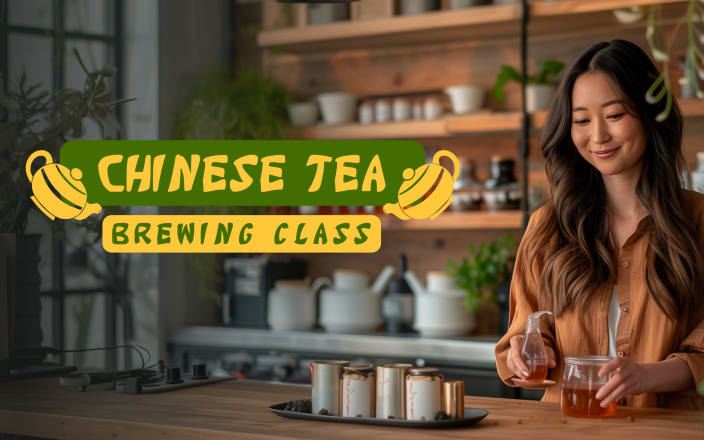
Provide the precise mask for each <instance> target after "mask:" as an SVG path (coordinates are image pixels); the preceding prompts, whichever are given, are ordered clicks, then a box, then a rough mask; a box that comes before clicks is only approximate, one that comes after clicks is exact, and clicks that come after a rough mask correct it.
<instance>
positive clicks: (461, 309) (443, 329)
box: [403, 270, 475, 337]
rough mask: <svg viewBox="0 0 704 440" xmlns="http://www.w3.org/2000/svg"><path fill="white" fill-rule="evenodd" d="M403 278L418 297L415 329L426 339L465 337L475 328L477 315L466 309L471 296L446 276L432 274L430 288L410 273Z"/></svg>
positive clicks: (442, 273)
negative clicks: (466, 302) (475, 316)
mask: <svg viewBox="0 0 704 440" xmlns="http://www.w3.org/2000/svg"><path fill="white" fill-rule="evenodd" d="M403 277H404V278H405V279H406V281H408V285H409V286H410V287H411V290H412V291H413V296H414V297H415V313H414V320H413V328H414V329H415V330H416V331H418V332H420V334H421V335H423V336H429V337H445V336H462V335H465V334H467V333H468V332H470V331H472V330H473V329H474V326H475V318H474V313H473V312H470V311H468V310H467V309H466V307H465V297H466V296H467V293H466V292H465V291H464V290H462V289H460V288H458V287H457V284H456V283H455V279H454V278H452V277H451V276H449V275H447V274H446V273H444V272H439V271H430V272H428V274H427V288H426V287H424V286H423V285H422V284H421V283H420V281H418V278H416V276H415V274H414V273H413V272H412V271H410V270H407V271H406V272H405V273H404V274H403Z"/></svg>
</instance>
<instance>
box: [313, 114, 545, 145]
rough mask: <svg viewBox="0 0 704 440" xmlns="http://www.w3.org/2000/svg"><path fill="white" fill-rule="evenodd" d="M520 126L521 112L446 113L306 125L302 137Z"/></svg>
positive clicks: (425, 134)
mask: <svg viewBox="0 0 704 440" xmlns="http://www.w3.org/2000/svg"><path fill="white" fill-rule="evenodd" d="M545 114H546V112H544V111H543V112H538V113H536V114H534V115H533V125H534V127H536V128H537V127H540V126H542V123H543V121H544V119H545ZM520 128H521V113H520V112H506V113H490V112H486V113H476V114H471V115H447V116H444V117H442V118H440V119H433V120H427V121H426V120H413V121H403V122H386V123H383V124H365V125H362V124H356V123H355V124H341V125H316V126H312V127H306V128H304V129H303V130H302V132H301V137H302V138H303V139H423V138H442V137H453V136H461V135H470V134H481V133H492V132H510V131H518V130H519V129H520Z"/></svg>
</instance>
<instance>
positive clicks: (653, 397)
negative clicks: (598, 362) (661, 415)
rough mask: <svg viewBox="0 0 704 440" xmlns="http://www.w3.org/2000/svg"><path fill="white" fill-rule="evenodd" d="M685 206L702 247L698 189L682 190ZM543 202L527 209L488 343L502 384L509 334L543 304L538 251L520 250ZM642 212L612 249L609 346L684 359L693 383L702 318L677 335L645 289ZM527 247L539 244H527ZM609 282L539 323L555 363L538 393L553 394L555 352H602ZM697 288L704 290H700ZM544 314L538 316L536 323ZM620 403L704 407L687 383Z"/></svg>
mask: <svg viewBox="0 0 704 440" xmlns="http://www.w3.org/2000/svg"><path fill="white" fill-rule="evenodd" d="M683 202H684V207H685V212H686V213H689V215H690V216H691V219H692V222H693V224H694V225H695V226H696V230H697V233H698V236H699V243H700V245H699V248H700V249H702V250H703V251H704V195H701V194H699V193H695V192H692V191H684V194H683ZM545 209H546V208H545V207H543V208H540V209H539V210H538V211H536V212H535V213H534V214H533V215H532V216H531V220H530V222H529V224H528V227H527V229H526V232H525V234H524V236H523V240H522V241H521V245H520V246H519V248H518V254H517V256H516V264H515V267H514V271H513V278H512V280H511V296H510V311H509V313H510V315H509V316H510V317H509V319H510V321H509V322H510V325H509V329H508V332H507V333H506V334H505V335H504V336H503V337H502V338H501V340H500V341H499V342H498V344H496V348H495V355H496V369H497V371H498V373H499V377H500V378H501V380H503V381H504V382H505V383H506V384H508V385H513V384H512V383H511V382H510V381H509V379H510V378H511V377H513V376H515V375H514V373H513V372H512V371H511V370H510V369H509V368H508V367H507V365H506V358H507V356H508V351H509V348H510V339H511V337H512V336H515V335H522V334H523V333H524V332H525V327H526V318H527V317H528V315H529V314H531V313H533V312H535V311H538V310H550V308H549V305H548V304H545V303H544V302H545V300H544V299H541V298H540V295H539V288H540V287H539V286H540V275H541V273H542V268H541V267H540V264H541V263H540V262H541V261H544V259H543V258H536V256H535V255H527V253H528V252H527V251H526V246H525V244H526V243H529V242H530V241H531V240H535V239H536V236H535V229H536V227H535V226H536V224H538V222H540V221H541V218H543V217H544V216H545ZM650 227H651V221H650V216H647V217H645V218H644V219H642V220H641V221H640V223H639V224H638V226H637V227H636V230H635V231H634V232H633V234H632V235H631V236H630V237H629V238H628V239H627V240H626V241H625V242H624V244H623V246H622V247H621V249H620V250H619V251H618V254H617V255H618V266H617V267H618V277H617V280H616V283H615V284H616V287H617V293H618V304H619V307H620V309H621V310H620V311H621V316H620V318H619V321H618V330H617V333H616V338H615V339H616V347H615V349H616V352H617V354H618V356H627V357H629V358H630V359H631V360H633V361H634V362H636V363H650V362H658V361H662V360H665V359H669V358H671V357H678V358H680V359H682V360H684V361H685V362H687V364H688V365H689V368H690V370H691V372H692V376H693V377H694V383H695V384H699V383H701V381H703V380H704V321H702V322H700V323H699V325H698V326H697V327H696V328H695V329H693V330H692V331H691V332H690V333H689V334H688V335H685V336H684V337H682V336H679V337H678V332H677V329H676V325H675V323H674V322H673V321H671V320H670V319H669V318H668V317H667V316H666V315H665V314H664V313H663V312H662V310H661V309H660V308H659V307H658V305H657V304H656V303H655V301H654V300H653V299H652V297H651V296H650V294H649V292H648V285H647V283H646V278H645V271H646V264H645V259H646V250H647V247H648V237H649V234H648V231H649V229H650ZM531 248H532V249H536V248H538V249H539V247H536V246H531ZM613 287H614V284H613V283H608V284H607V285H604V286H602V288H600V289H599V291H598V292H597V293H596V294H597V295H598V296H597V297H596V298H595V300H593V301H590V302H589V303H588V305H587V306H586V307H585V308H583V309H579V310H577V308H576V307H575V308H572V310H569V311H567V312H565V313H563V314H562V316H560V317H559V318H556V319H555V321H554V327H553V326H551V327H550V328H544V326H543V328H541V330H542V333H543V339H544V340H545V341H546V343H547V344H550V345H551V346H552V347H553V349H554V350H555V355H556V360H557V367H556V368H553V369H551V370H550V373H549V377H548V378H549V379H552V380H554V381H555V382H556V384H555V385H553V386H551V387H549V388H547V389H546V391H545V394H544V395H543V398H542V400H543V401H548V402H559V401H560V387H561V382H562V369H563V362H562V361H561V359H562V357H563V356H578V355H600V356H607V355H608V349H609V328H608V311H609V302H610V300H611V294H612V291H613ZM701 294H704V292H701ZM544 322H545V320H543V323H544ZM626 404H627V405H628V406H638V407H643V406H649V407H655V406H659V407H677V408H690V409H692V408H704V399H702V398H701V397H698V396H697V394H696V390H695V388H691V389H689V390H686V391H683V392H673V393H660V394H656V393H645V394H641V395H637V396H628V397H627V398H626Z"/></svg>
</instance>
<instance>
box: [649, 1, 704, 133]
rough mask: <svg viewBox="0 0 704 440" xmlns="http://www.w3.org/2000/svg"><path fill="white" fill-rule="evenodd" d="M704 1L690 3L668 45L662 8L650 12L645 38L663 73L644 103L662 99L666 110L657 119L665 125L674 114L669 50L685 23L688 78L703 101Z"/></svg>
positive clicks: (657, 6) (659, 6)
mask: <svg viewBox="0 0 704 440" xmlns="http://www.w3.org/2000/svg"><path fill="white" fill-rule="evenodd" d="M702 5H704V0H689V5H688V7H687V13H686V14H685V16H684V17H682V19H680V21H679V22H678V23H677V26H675V29H674V30H673V32H672V34H671V35H670V38H669V41H666V40H665V35H664V31H663V20H662V5H655V6H651V7H650V8H649V10H648V27H647V29H646V32H645V36H646V38H647V40H648V46H649V47H650V52H651V54H652V55H653V58H654V59H655V61H656V62H660V63H663V67H662V71H661V73H660V74H659V75H658V76H657V77H656V78H655V79H654V81H653V84H652V85H651V86H650V88H649V89H648V91H647V92H646V94H645V100H646V102H648V103H649V104H656V103H658V102H660V101H662V100H663V99H665V100H666V102H665V108H664V109H663V111H662V112H660V113H659V114H658V115H657V116H656V117H655V119H656V120H657V121H658V122H662V121H664V120H665V119H667V117H668V116H669V115H670V111H671V110H672V87H671V81H670V76H669V64H670V49H671V48H672V44H673V42H674V40H675V37H676V36H677V33H678V32H679V29H680V27H681V25H682V24H683V23H685V22H686V23H687V37H688V43H689V44H688V46H687V56H688V58H689V59H690V62H689V63H688V67H687V71H686V72H685V75H686V77H687V78H688V80H689V83H690V85H691V87H692V88H693V90H694V93H695V95H696V96H697V98H699V99H704V92H703V91H702V88H701V85H700V81H702V80H704V50H703V49H702V46H704V31H702V29H701V25H702V23H704V6H702Z"/></svg>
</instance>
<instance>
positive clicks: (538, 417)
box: [0, 378, 704, 440]
mask: <svg viewBox="0 0 704 440" xmlns="http://www.w3.org/2000/svg"><path fill="white" fill-rule="evenodd" d="M105 388H106V385H102V384H101V385H91V386H89V388H88V391H87V392H83V393H81V392H78V391H77V389H76V388H73V387H62V386H60V385H58V384H57V379H56V378H54V379H41V380H39V379H35V380H31V381H18V382H13V383H5V384H0V433H6V434H20V435H28V436H36V437H49V438H60V439H90V440H97V439H111V440H112V439H120V438H123V439H156V438H173V439H198V438H206V439H208V440H216V439H234V438H238V439H239V438H262V439H285V438H306V439H329V438H332V437H333V436H334V437H335V438H336V439H355V440H358V439H359V438H364V439H371V438H398V437H400V436H412V438H414V439H415V438H419V439H426V438H427V439H430V438H437V437H445V438H484V439H511V440H515V439H517V438H520V439H521V440H529V439H540V440H545V439H553V438H554V439H560V440H564V439H589V440H593V439H599V440H608V439H618V440H624V439H625V438H632V439H633V438H637V439H638V440H646V439H663V438H688V439H690V438H692V439H693V438H703V437H704V413H701V412H696V411H680V410H668V409H641V410H632V409H626V408H619V410H618V413H617V416H616V417H614V418H611V419H576V418H570V417H566V416H564V415H563V414H562V413H561V412H560V407H559V405H557V404H553V403H541V402H533V401H523V400H513V399H494V398H485V397H471V396H467V397H466V398H465V406H468V407H476V408H485V409H487V410H488V411H489V415H488V416H487V418H485V419H484V420H483V421H481V422H480V423H479V424H477V425H475V426H473V427H468V428H461V429H448V430H416V429H405V428H389V427H377V426H368V425H353V424H340V423H325V422H309V421H303V420H293V419H285V418H281V417H278V416H276V415H274V414H271V413H269V411H267V409H266V408H267V406H269V405H271V404H274V403H279V402H283V401H287V400H293V399H303V398H309V396H310V391H309V388H307V387H301V386H293V385H276V384H268V383H262V382H252V381H231V382H223V383H218V384H214V385H207V386H203V387H196V388H189V389H184V390H180V391H173V392H168V393H161V394H143V395H126V394H120V393H116V392H114V391H107V390H105ZM626 436H628V437H626Z"/></svg>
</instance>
